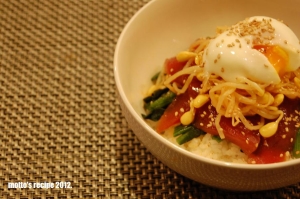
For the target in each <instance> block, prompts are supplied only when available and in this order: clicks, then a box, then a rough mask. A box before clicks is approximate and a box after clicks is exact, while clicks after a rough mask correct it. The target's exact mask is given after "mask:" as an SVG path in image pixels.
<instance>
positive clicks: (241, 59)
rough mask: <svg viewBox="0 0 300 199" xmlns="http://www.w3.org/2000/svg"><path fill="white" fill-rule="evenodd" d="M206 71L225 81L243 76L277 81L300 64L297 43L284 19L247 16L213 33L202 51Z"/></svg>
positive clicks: (299, 52)
mask: <svg viewBox="0 0 300 199" xmlns="http://www.w3.org/2000/svg"><path fill="white" fill-rule="evenodd" d="M202 61H203V65H204V71H205V73H207V74H208V75H209V74H216V75H218V76H220V77H222V78H223V79H224V80H225V81H229V82H237V81H238V78H239V77H245V78H248V79H249V80H252V81H254V82H257V83H266V84H276V83H279V82H280V81H281V80H280V77H281V76H282V75H283V74H284V73H285V72H289V71H295V70H297V69H298V68H299V66H300V44H299V39H298V38H297V36H296V35H295V33H294V32H293V31H292V30H291V29H290V28H289V27H288V26H287V25H285V24H284V23H283V22H281V21H278V20H276V19H273V18H270V17H265V16H254V17H251V18H247V19H245V20H243V21H241V22H239V23H237V24H235V25H233V26H231V27H229V28H228V29H226V30H225V31H224V32H222V33H221V34H219V35H218V36H216V37H215V38H214V39H212V40H211V41H210V43H209V44H208V46H207V48H206V49H205V50H204V53H203V59H202Z"/></svg>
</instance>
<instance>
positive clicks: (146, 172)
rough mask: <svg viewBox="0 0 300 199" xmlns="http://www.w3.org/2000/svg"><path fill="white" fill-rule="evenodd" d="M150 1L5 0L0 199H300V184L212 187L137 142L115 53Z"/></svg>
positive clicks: (0, 28)
mask: <svg viewBox="0 0 300 199" xmlns="http://www.w3.org/2000/svg"><path fill="white" fill-rule="evenodd" d="M146 2H147V1H142V0H132V1H131V0H130V1H126V0H72V1H71V0H70V1H69V0H68V1H67V0H49V1H44V0H20V1H17V0H0V198H35V199H38V198H43V199H46V198H47V199H54V198H107V199H108V198H132V199H133V198H224V199H225V198H226V199H231V198H232V199H237V198H242V199H248V198H257V199H260V198H265V199H269V198H276V199H277V198H300V184H298V185H293V186H289V187H285V188H281V189H278V190H272V191H266V192H258V193H238V192H227V191H222V190H218V189H215V188H210V187H207V186H205V185H202V184H199V183H196V182H194V181H192V180H189V179H187V178H185V177H183V176H180V175H179V174H176V173H175V172H173V171H172V170H170V169H169V168H167V167H166V166H164V165H163V164H162V163H160V162H159V161H158V160H157V159H155V157H153V156H152V155H151V154H150V153H149V152H148V151H147V150H146V149H145V148H144V147H143V145H141V143H140V142H139V141H138V140H137V139H136V137H135V136H134V134H133V132H132V131H131V130H130V129H129V128H128V126H127V123H126V121H125V119H124V117H123V116H122V113H121V110H120V107H119V104H118V102H117V101H116V91H115V85H114V79H113V70H112V68H113V53H114V47H115V44H116V42H117V39H118V36H119V34H120V32H121V30H122V28H123V27H124V25H125V24H126V22H127V21H128V20H129V19H130V17H131V16H132V15H133V14H134V13H135V12H136V11H137V10H138V9H139V8H140V7H142V6H143V5H144V4H145V3H146ZM47 183H48V184H47ZM51 183H54V184H51ZM26 186H27V187H26ZM30 186H31V187H30ZM39 186H43V187H44V188H41V187H39ZM45 186H47V188H45ZM51 186H55V187H56V186H58V188H55V187H54V188H52V187H51Z"/></svg>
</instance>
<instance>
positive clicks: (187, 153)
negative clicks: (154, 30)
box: [113, 0, 300, 170]
mask: <svg viewBox="0 0 300 199" xmlns="http://www.w3.org/2000/svg"><path fill="white" fill-rule="evenodd" d="M161 1H162V0H151V1H149V2H148V3H146V4H145V5H144V6H143V7H141V8H140V9H139V10H138V11H137V12H136V13H135V14H134V15H133V16H132V17H131V18H130V19H129V21H128V22H127V23H126V25H125V26H124V28H123V30H122V32H121V34H120V35H119V38H118V40H117V44H116V47H115V51H114V57H113V70H114V79H115V84H116V87H117V90H118V94H119V99H121V100H122V101H123V103H124V104H125V106H126V107H127V109H128V110H129V112H130V114H131V115H132V116H133V117H134V119H135V120H136V121H137V122H138V123H139V124H141V126H143V128H145V130H146V131H147V132H148V133H150V134H151V135H152V136H154V137H155V138H156V139H158V140H159V141H160V142H162V143H164V144H166V145H167V147H168V148H169V149H171V150H175V151H176V152H177V153H180V154H181V155H183V156H187V157H189V158H190V159H194V160H196V161H200V162H204V163H206V164H209V165H214V166H219V167H227V168H232V169H239V170H269V169H283V168H287V167H291V166H295V165H299V164H300V158H299V159H292V160H288V161H285V162H278V163H270V164H243V163H231V162H225V161H221V160H215V159H211V158H208V157H204V156H200V155H197V154H194V153H192V152H190V151H187V150H185V149H183V148H181V147H179V146H177V145H175V144H173V143H171V142H170V141H168V140H166V139H165V138H163V137H162V136H161V135H160V134H158V133H157V132H156V131H155V130H154V129H153V128H151V127H150V125H149V124H147V122H146V121H145V120H143V119H142V118H141V117H140V115H139V113H137V112H136V111H135V110H134V108H133V106H132V105H131V104H130V102H129V100H128V99H127V98H126V95H125V92H124V90H123V86H122V84H121V81H120V75H121V74H120V73H119V68H120V67H121V64H120V63H119V60H118V58H119V54H120V53H121V52H120V49H121V46H122V43H123V38H124V37H125V35H126V33H127V31H128V30H129V29H130V27H131V24H132V23H133V22H134V21H135V20H136V19H137V18H138V17H139V16H140V15H141V14H142V13H143V12H145V11H146V10H147V9H148V8H149V7H150V6H152V5H154V4H156V3H159V2H161Z"/></svg>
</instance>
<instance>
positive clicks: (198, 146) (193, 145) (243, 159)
mask: <svg viewBox="0 0 300 199" xmlns="http://www.w3.org/2000/svg"><path fill="white" fill-rule="evenodd" d="M173 131H174V129H173V128H170V129H169V130H167V131H166V132H165V133H164V134H163V137H164V138H166V139H167V140H169V141H170V142H172V143H173V144H176V145H177V146H179V147H181V148H183V149H185V150H187V151H190V152H192V153H194V154H197V155H200V156H204V157H207V158H211V159H215V160H221V161H225V162H230V163H242V164H246V163H247V155H246V154H244V153H243V152H241V150H240V148H239V147H238V146H237V145H235V144H233V143H231V142H228V141H226V140H222V141H221V142H218V141H216V140H214V139H212V136H211V135H210V134H205V135H201V136H199V137H197V138H194V139H192V140H191V141H189V142H187V143H185V144H182V145H179V144H178V143H177V142H176V137H173Z"/></svg>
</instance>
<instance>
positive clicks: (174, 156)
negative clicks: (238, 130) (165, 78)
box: [114, 0, 300, 191]
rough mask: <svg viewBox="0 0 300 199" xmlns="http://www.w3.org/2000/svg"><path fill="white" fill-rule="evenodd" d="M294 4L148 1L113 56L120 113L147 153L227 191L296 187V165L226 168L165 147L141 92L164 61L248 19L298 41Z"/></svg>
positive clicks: (229, 0) (235, 0)
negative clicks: (271, 24)
mask: <svg viewBox="0 0 300 199" xmlns="http://www.w3.org/2000/svg"><path fill="white" fill-rule="evenodd" d="M299 6H300V3H299V2H298V1H295V0H287V1H282V0H275V1H274V0H273V1H267V0H153V1H151V2H150V3H148V4H147V5H146V6H144V7H143V8H142V9H141V10H139V11H138V12H137V13H136V14H135V15H134V17H133V18H132V19H131V20H130V21H129V22H128V24H127V25H126V27H125V28H124V30H123V32H122V34H121V36H120V38H119V40H118V43H117V46H116V50H115V57H114V73H115V81H116V85H117V89H118V92H119V100H120V104H121V107H122V110H123V113H124V115H125V117H126V119H127V121H128V123H129V125H130V127H131V128H132V130H133V131H134V133H135V134H136V136H137V137H138V139H139V140H140V141H141V142H142V143H143V144H144V145H145V146H146V148H147V149H148V150H149V151H150V152H151V153H152V154H153V155H154V156H155V157H157V158H158V159H159V160H160V161H161V162H163V163H164V164H165V165H167V166H168V167H170V168H171V169H173V170H174V171H176V172H178V173H180V174H182V175H184V176H186V177H188V178H190V179H193V180H195V181H198V182H200V183H203V184H206V185H210V186H214V187H218V188H222V189H228V190H240V191H254V190H266V189H275V188H279V187H283V186H287V185H291V184H294V183H297V182H300V172H299V171H300V159H298V160H292V161H288V162H284V163H275V164H268V165H242V164H233V163H225V162H222V161H216V160H211V159H207V158H204V157H200V156H197V155H195V154H192V153H190V152H188V151H185V150H183V149H181V148H179V147H177V146H175V145H174V144H172V143H170V142H168V141H166V140H165V139H164V138H163V137H161V136H160V135H159V134H157V133H156V132H155V131H154V130H153V129H152V128H150V126H148V125H147V123H146V122H145V121H144V120H143V119H142V117H141V113H142V112H143V108H142V98H143V95H142V92H143V91H144V90H145V89H146V88H147V87H148V86H150V78H151V75H153V74H155V72H157V71H158V70H159V69H160V68H161V67H162V64H163V62H164V60H165V58H168V57H171V56H174V55H175V54H176V53H178V52H179V51H181V50H183V49H186V48H187V47H188V46H189V45H190V44H191V42H192V41H194V40H195V39H196V38H198V37H202V36H213V35H215V30H216V27H217V26H220V25H232V24H234V23H236V22H238V21H241V20H243V19H244V18H246V17H250V16H257V15H263V16H270V17H273V18H278V19H282V20H284V22H286V23H287V24H288V25H289V26H290V27H291V29H292V30H293V31H294V32H295V33H296V35H298V36H300V26H299V20H298V19H300V12H299Z"/></svg>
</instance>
